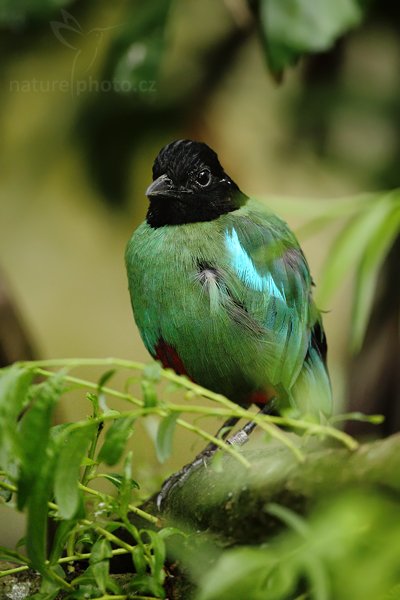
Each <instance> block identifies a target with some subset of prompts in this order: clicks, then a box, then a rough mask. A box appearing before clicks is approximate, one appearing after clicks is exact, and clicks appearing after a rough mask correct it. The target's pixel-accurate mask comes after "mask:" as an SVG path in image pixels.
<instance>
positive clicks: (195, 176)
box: [146, 140, 247, 227]
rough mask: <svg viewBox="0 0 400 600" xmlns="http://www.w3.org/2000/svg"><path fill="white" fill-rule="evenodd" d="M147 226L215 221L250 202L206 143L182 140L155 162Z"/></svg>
mask: <svg viewBox="0 0 400 600" xmlns="http://www.w3.org/2000/svg"><path fill="white" fill-rule="evenodd" d="M146 195H147V197H148V199H149V200H150V206H149V210H148V212H147V222H148V223H149V225H151V227H162V226H163V225H180V224H183V223H195V222H198V221H212V220H213V219H216V218H218V217H219V216H220V215H223V214H225V213H227V212H231V211H232V210H236V209H237V208H239V207H240V206H241V205H242V204H244V202H245V201H246V200H247V197H246V196H245V195H244V194H242V192H241V191H240V190H239V188H238V186H237V185H236V183H234V182H233V181H232V179H231V178H230V177H228V175H227V174H226V173H225V171H224V170H223V168H222V167H221V165H220V163H219V160H218V156H217V155H216V153H215V152H214V151H213V150H211V148H209V147H208V146H207V144H203V143H202V142H193V141H191V140H178V141H176V142H172V143H171V144H168V145H167V146H164V148H162V149H161V150H160V152H159V154H158V156H157V158H156V160H155V161H154V165H153V183H152V184H151V185H150V186H149V188H148V189H147V191H146Z"/></svg>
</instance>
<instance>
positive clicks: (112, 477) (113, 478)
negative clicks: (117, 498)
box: [98, 473, 140, 489]
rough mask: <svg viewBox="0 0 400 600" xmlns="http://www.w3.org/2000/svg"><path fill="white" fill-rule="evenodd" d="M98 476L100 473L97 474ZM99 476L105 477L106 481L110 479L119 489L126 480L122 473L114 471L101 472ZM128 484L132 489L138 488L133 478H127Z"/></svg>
mask: <svg viewBox="0 0 400 600" xmlns="http://www.w3.org/2000/svg"><path fill="white" fill-rule="evenodd" d="M98 477H100V475H98ZM101 477H102V478H103V479H107V480H108V481H110V482H111V483H112V484H113V485H115V487H116V488H118V489H121V486H122V485H124V484H125V483H126V482H127V480H126V478H125V477H124V476H123V475H117V474H115V473H103V474H101ZM128 484H129V487H130V488H131V489H133V488H136V489H140V486H139V484H138V482H137V481H135V480H134V479H131V478H130V479H129V480H128Z"/></svg>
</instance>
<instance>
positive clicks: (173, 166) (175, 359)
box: [126, 140, 331, 420]
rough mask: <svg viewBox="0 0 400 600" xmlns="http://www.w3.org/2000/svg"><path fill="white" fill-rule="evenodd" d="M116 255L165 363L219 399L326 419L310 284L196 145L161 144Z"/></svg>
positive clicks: (297, 252)
mask: <svg viewBox="0 0 400 600" xmlns="http://www.w3.org/2000/svg"><path fill="white" fill-rule="evenodd" d="M146 195H147V197H148V199H149V202H150V204H149V208H148V211H147V216H146V220H145V221H144V222H143V223H142V224H141V225H139V227H138V228H137V229H136V231H135V232H134V233H133V236H132V238H131V240H130V241H129V243H128V246H127V249H126V268H127V273H128V280H129V291H130V296H131V301H132V308H133V313H134V317H135V320H136V323H137V326H138V328H139V331H140V333H141V336H142V338H143V341H144V344H145V346H146V348H147V350H148V351H149V352H150V354H151V355H152V356H153V358H155V359H156V360H159V361H161V363H162V364H163V366H164V367H168V368H172V369H174V370H175V371H176V372H177V373H179V374H185V375H187V376H188V377H189V378H190V379H192V380H193V381H195V382H197V383H199V384H201V385H202V386H205V387H206V388H209V389H210V390H213V391H215V392H218V393H221V394H224V395H225V396H227V397H228V398H230V399H231V400H233V401H234V402H236V403H238V404H240V405H242V406H248V405H250V404H252V403H255V404H257V405H258V406H259V407H260V408H262V409H263V410H264V412H267V411H268V407H269V406H270V405H271V402H272V400H273V399H274V406H276V407H277V409H278V410H282V409H286V410H287V409H289V410H290V412H291V415H292V416H298V417H300V416H301V417H311V418H313V419H317V420H320V419H321V418H322V419H323V418H325V417H326V416H328V415H329V414H330V412H331V386H330V382H329V376H328V371H327V366H326V351H327V345H326V338H325V334H324V330H323V326H322V320H321V314H320V312H319V311H318V309H317V307H316V306H315V303H314V301H313V298H312V286H313V281H312V278H311V275H310V271H309V267H308V264H307V261H306V259H305V257H304V254H303V252H302V250H301V248H300V245H299V243H298V241H297V239H296V237H295V236H294V234H293V233H292V231H291V230H290V229H289V227H288V226H287V224H286V223H285V222H284V221H282V220H281V219H280V218H279V217H277V216H276V215H274V214H273V213H272V212H270V211H268V210H267V209H266V208H265V207H264V206H263V205H261V204H259V203H258V202H256V201H255V200H253V199H251V198H249V197H248V196H246V194H244V193H243V192H242V191H241V190H240V189H239V187H238V186H237V184H236V183H235V182H234V181H233V180H232V179H231V177H229V176H228V175H227V174H226V173H225V171H224V169H223V168H222V166H221V164H220V162H219V160H218V157H217V154H216V153H215V152H214V151H213V150H211V148H209V147H208V146H207V145H206V144H204V143H201V142H196V141H191V140H179V141H175V142H172V143H170V144H168V145H167V146H165V147H164V148H162V149H161V151H160V153H159V154H158V156H157V158H156V159H155V162H154V166H153V183H152V184H151V185H150V186H149V188H148V189H147V192H146Z"/></svg>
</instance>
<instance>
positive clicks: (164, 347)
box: [154, 338, 189, 376]
mask: <svg viewBox="0 0 400 600" xmlns="http://www.w3.org/2000/svg"><path fill="white" fill-rule="evenodd" d="M154 358H155V359H156V360H159V361H160V362H161V364H162V366H163V367H164V368H165V369H173V370H174V371H175V373H177V374H178V375H187V376H189V375H188V373H187V371H186V369H185V367H184V364H183V362H182V359H181V357H180V356H179V354H178V353H177V351H176V350H175V348H173V347H172V346H170V345H169V344H167V342H166V341H165V340H163V338H160V340H159V341H158V342H157V346H156V347H155V353H154Z"/></svg>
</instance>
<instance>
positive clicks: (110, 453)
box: [98, 417, 135, 466]
mask: <svg viewBox="0 0 400 600" xmlns="http://www.w3.org/2000/svg"><path fill="white" fill-rule="evenodd" d="M134 421H135V417H122V418H121V419H117V420H116V421H114V423H113V424H112V425H111V427H110V428H109V429H108V431H107V433H106V437H105V440H104V444H103V446H102V447H101V449H100V452H99V455H98V460H99V461H100V462H105V463H107V464H108V465H111V466H112V465H115V464H116V463H117V462H118V461H119V459H120V458H121V456H122V453H123V452H124V450H125V448H126V444H127V441H128V439H129V437H130V436H131V434H132V426H133V423H134Z"/></svg>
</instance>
